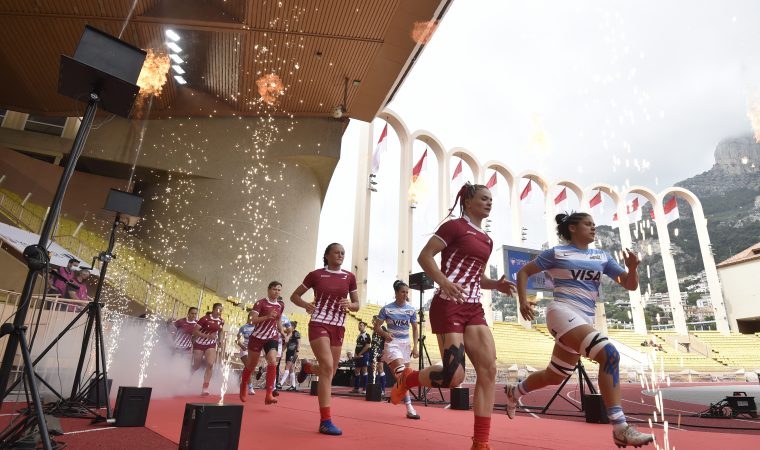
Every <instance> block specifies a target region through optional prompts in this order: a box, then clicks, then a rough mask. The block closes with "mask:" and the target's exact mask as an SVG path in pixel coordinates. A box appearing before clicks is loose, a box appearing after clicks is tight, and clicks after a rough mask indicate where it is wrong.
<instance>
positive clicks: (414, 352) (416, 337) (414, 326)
mask: <svg viewBox="0 0 760 450" xmlns="http://www.w3.org/2000/svg"><path fill="white" fill-rule="evenodd" d="M418 330H419V329H418V328H417V322H412V339H414V345H413V346H412V358H419V357H420V353H419V352H418V351H417V341H418V340H419V339H420V332H419V331H418Z"/></svg>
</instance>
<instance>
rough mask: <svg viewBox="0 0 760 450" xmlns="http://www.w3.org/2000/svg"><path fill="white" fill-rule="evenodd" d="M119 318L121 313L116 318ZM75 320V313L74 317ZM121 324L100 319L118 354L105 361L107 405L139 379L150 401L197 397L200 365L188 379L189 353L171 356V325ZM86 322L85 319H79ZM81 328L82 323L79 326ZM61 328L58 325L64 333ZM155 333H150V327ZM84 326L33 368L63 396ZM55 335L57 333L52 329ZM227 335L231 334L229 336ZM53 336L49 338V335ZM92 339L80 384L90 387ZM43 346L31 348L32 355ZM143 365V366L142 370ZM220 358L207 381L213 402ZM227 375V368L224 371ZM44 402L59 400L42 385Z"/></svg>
mask: <svg viewBox="0 0 760 450" xmlns="http://www.w3.org/2000/svg"><path fill="white" fill-rule="evenodd" d="M114 315H119V314H114ZM72 316H73V314H72ZM120 319H121V320H117V321H114V322H111V320H109V319H107V320H105V321H104V330H103V334H104V337H105V340H106V342H107V343H108V341H109V340H110V339H113V338H114V337H115V341H116V342H114V343H113V344H115V348H116V351H114V353H113V354H112V355H111V356H112V359H111V361H110V362H109V367H108V378H110V379H112V380H113V384H112V388H111V395H110V398H111V401H114V400H115V399H116V393H117V392H118V388H119V386H139V385H140V381H141V380H140V378H141V375H142V378H143V379H142V384H141V385H142V386H145V387H150V388H152V389H153V392H152V394H151V398H167V397H174V396H188V395H200V393H201V385H202V384H203V372H204V367H203V366H201V368H200V369H198V370H197V371H196V372H195V373H194V374H192V375H191V363H192V361H191V359H192V357H191V355H190V353H185V354H174V352H173V345H172V339H171V332H170V330H171V324H169V323H167V322H164V321H163V320H162V319H156V320H155V321H154V322H151V321H150V320H145V319H138V318H136V317H129V316H122V317H121V318H120ZM81 321H82V322H84V319H81ZM117 324H118V325H119V327H120V331H119V333H118V335H117V334H114V331H116V330H114V325H117ZM82 325H84V323H82ZM62 327H63V324H61V326H60V327H56V328H61V329H62ZM154 327H155V329H154V330H151V329H152V328H154ZM84 328H85V327H84V326H77V327H74V328H73V329H72V332H70V333H68V334H67V335H65V336H64V337H63V339H62V340H61V341H60V342H59V344H58V345H57V348H56V349H53V350H51V351H50V353H48V354H47V355H46V356H45V358H43V360H42V361H41V362H40V364H38V365H37V370H38V372H39V373H40V375H42V377H43V378H44V379H45V381H47V382H48V383H50V385H51V386H52V387H53V388H55V389H56V390H58V392H59V393H60V394H61V395H63V397H64V398H67V397H69V395H70V394H71V386H72V383H73V380H74V373H75V370H76V365H77V361H78V358H79V353H80V350H81V348H82V334H83V331H84ZM50 331H51V333H52V332H55V333H57V332H58V331H60V330H50ZM151 334H152V335H153V339H154V341H153V342H152V345H150V346H148V345H146V342H145V339H146V336H147V335H151ZM228 334H230V333H228ZM51 335H52V334H51ZM94 342H95V340H94V337H93V338H91V340H90V349H89V350H88V353H87V355H86V357H85V362H84V366H83V370H82V385H84V386H86V385H87V384H88V383H89V377H90V376H91V375H92V373H93V372H94V370H95V353H94V351H93V349H94ZM146 347H152V351H151V354H150V357H149V358H146V357H145V353H146ZM42 349H43V346H42V345H39V346H35V352H34V353H35V354H34V355H33V357H36V356H37V355H38V354H39V352H40V351H42ZM143 364H144V366H142V365H143ZM221 366H222V357H221V355H219V357H218V358H217V363H216V366H215V367H214V371H213V376H212V378H211V383H210V388H209V390H210V392H211V394H212V398H214V399H216V398H218V396H219V393H220V392H221V390H222V384H223V377H222V370H220V367H221ZM228 371H229V368H228ZM236 380H237V375H235V374H230V375H229V379H228V384H230V383H231V384H232V385H235V384H236V383H237V381H236ZM40 388H41V389H42V395H43V396H44V400H45V401H52V400H57V398H54V395H53V394H52V393H51V392H50V391H49V390H48V389H47V388H45V387H44V385H40Z"/></svg>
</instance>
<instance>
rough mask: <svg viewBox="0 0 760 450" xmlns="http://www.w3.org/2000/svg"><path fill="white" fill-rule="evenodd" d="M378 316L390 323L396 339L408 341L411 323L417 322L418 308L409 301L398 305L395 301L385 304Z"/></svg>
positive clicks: (390, 329)
mask: <svg viewBox="0 0 760 450" xmlns="http://www.w3.org/2000/svg"><path fill="white" fill-rule="evenodd" d="M377 317H379V318H380V320H383V321H385V323H386V324H387V325H388V331H389V332H390V333H391V336H393V339H394V340H398V341H404V342H406V341H408V340H409V324H410V323H417V310H416V309H414V306H412V305H410V304H408V303H406V304H404V305H403V306H398V305H397V304H396V302H393V303H388V304H387V305H385V306H383V307H382V308H381V309H380V312H379V313H378V314H377Z"/></svg>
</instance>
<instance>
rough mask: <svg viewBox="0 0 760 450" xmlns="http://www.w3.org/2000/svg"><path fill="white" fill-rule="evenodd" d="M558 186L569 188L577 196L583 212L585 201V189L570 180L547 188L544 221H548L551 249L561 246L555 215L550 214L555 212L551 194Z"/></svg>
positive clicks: (557, 182) (547, 237)
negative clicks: (556, 231)
mask: <svg viewBox="0 0 760 450" xmlns="http://www.w3.org/2000/svg"><path fill="white" fill-rule="evenodd" d="M556 186H564V187H566V188H569V189H570V190H571V191H572V192H573V193H574V194H575V196H576V197H578V202H579V203H580V205H581V210H582V206H583V199H584V196H583V189H581V187H580V186H578V185H577V184H575V183H573V182H572V181H569V180H560V181H556V182H554V183H551V184H549V185H548V186H547V187H546V191H545V192H546V195H545V197H544V219H545V220H546V233H547V235H546V240H547V242H548V243H549V247H554V246H555V245H557V244H559V237H557V233H555V229H556V226H557V224H556V222H555V221H554V214H550V212H552V211H554V197H552V196H551V195H550V194H551V191H552V188H553V187H556Z"/></svg>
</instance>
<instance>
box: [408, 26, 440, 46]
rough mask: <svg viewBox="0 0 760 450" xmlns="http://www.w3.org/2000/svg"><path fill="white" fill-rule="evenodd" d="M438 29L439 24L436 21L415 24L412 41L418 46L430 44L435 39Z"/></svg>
mask: <svg viewBox="0 0 760 450" xmlns="http://www.w3.org/2000/svg"><path fill="white" fill-rule="evenodd" d="M436 28H438V22H437V21H435V20H428V21H426V22H414V28H412V39H414V42H416V43H418V44H422V45H425V44H427V43H428V42H430V39H431V38H432V37H433V33H435V30H436Z"/></svg>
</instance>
